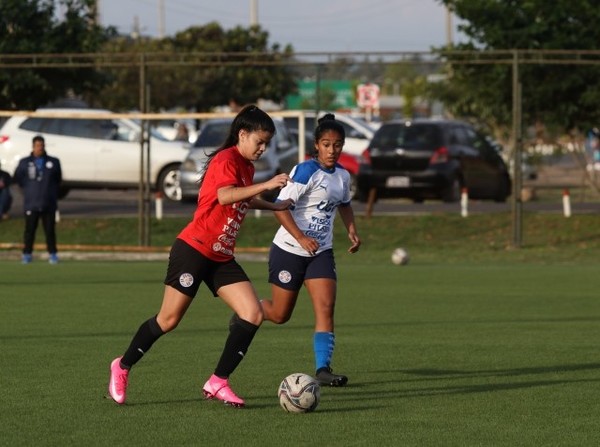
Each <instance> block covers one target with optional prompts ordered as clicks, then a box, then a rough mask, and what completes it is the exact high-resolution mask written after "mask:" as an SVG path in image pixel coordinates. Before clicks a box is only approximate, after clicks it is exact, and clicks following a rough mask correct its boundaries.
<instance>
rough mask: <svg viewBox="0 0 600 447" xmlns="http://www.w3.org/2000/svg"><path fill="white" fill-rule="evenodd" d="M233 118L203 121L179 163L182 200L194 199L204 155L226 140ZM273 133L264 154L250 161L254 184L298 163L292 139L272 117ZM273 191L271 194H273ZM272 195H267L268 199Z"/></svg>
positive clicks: (280, 122)
mask: <svg viewBox="0 0 600 447" xmlns="http://www.w3.org/2000/svg"><path fill="white" fill-rule="evenodd" d="M232 121H233V118H216V119H210V120H206V121H204V123H203V124H202V126H201V127H200V131H199V132H198V138H197V139H196V141H195V142H194V144H193V145H192V147H191V148H190V151H189V153H188V156H187V157H186V158H185V160H184V162H183V163H182V164H181V168H180V170H179V180H180V186H181V196H182V199H183V200H185V201H190V200H196V199H197V198H198V182H199V180H200V177H201V176H202V172H203V171H204V165H205V163H206V159H207V158H208V155H209V154H210V153H211V152H212V151H214V150H215V149H216V148H217V147H219V146H220V145H221V144H223V142H224V141H225V140H226V139H227V134H228V133H229V128H230V127H231V122H232ZM273 121H274V122H275V129H276V133H275V136H274V137H273V138H272V139H271V142H270V144H269V147H268V148H267V151H266V152H265V153H264V154H263V155H262V157H261V158H260V159H259V160H257V161H255V162H254V169H255V171H254V183H260V182H264V181H266V180H268V179H270V178H271V177H273V176H274V175H275V174H278V173H280V172H288V173H289V172H290V171H291V170H292V168H293V167H294V165H296V164H297V163H298V146H297V145H296V139H295V138H294V136H293V135H292V134H290V131H289V130H288V128H287V127H286V125H285V123H284V122H283V120H281V119H279V118H274V119H273ZM274 193H275V192H273V194H274ZM273 194H270V195H267V197H266V198H267V199H272V198H273V197H274V196H273Z"/></svg>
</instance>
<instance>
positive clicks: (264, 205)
mask: <svg viewBox="0 0 600 447" xmlns="http://www.w3.org/2000/svg"><path fill="white" fill-rule="evenodd" d="M293 204H294V201H293V200H292V199H285V200H278V201H277V202H269V201H268V200H264V199H261V198H260V197H258V196H257V197H254V198H252V200H251V201H250V205H249V206H250V208H251V209H254V210H267V211H283V210H287V209H288V208H289V207H290V206H292V205H293Z"/></svg>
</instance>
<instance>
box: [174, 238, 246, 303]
mask: <svg viewBox="0 0 600 447" xmlns="http://www.w3.org/2000/svg"><path fill="white" fill-rule="evenodd" d="M202 281H204V282H205V283H206V286H207V287H208V288H209V289H210V291H211V292H212V294H213V296H218V295H217V291H218V290H219V289H220V288H221V287H223V286H227V285H229V284H235V283H238V282H244V281H250V280H249V279H248V276H247V275H246V273H245V272H244V269H242V267H241V266H240V265H239V264H238V263H237V261H236V260H235V259H232V260H231V261H226V262H217V261H213V260H211V259H208V258H207V257H206V256H204V255H203V254H202V253H200V252H199V251H197V250H195V249H194V248H192V247H190V246H189V245H188V244H186V243H185V242H184V241H182V240H181V239H176V240H175V242H174V243H173V246H172V247H171V253H170V254H169V266H168V267H167V276H166V278H165V284H166V285H167V286H171V287H173V288H175V289H177V290H179V291H180V292H181V293H183V294H184V295H187V296H189V297H191V298H194V297H195V296H196V294H197V293H198V288H199V287H200V284H201V283H202Z"/></svg>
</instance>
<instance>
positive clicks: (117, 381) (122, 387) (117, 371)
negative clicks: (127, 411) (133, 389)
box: [108, 357, 129, 405]
mask: <svg viewBox="0 0 600 447" xmlns="http://www.w3.org/2000/svg"><path fill="white" fill-rule="evenodd" d="M120 363H121V357H117V358H116V359H114V360H113V361H112V363H111V364H110V381H109V382H108V394H110V397H111V398H112V400H114V401H115V402H116V403H118V404H119V405H122V404H124V403H125V399H126V395H125V393H126V392H127V379H128V377H129V370H128V369H123V368H121V365H120Z"/></svg>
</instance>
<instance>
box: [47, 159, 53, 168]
mask: <svg viewBox="0 0 600 447" xmlns="http://www.w3.org/2000/svg"><path fill="white" fill-rule="evenodd" d="M53 167H54V163H52V161H50V160H48V161H47V162H46V169H52V168H53Z"/></svg>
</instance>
